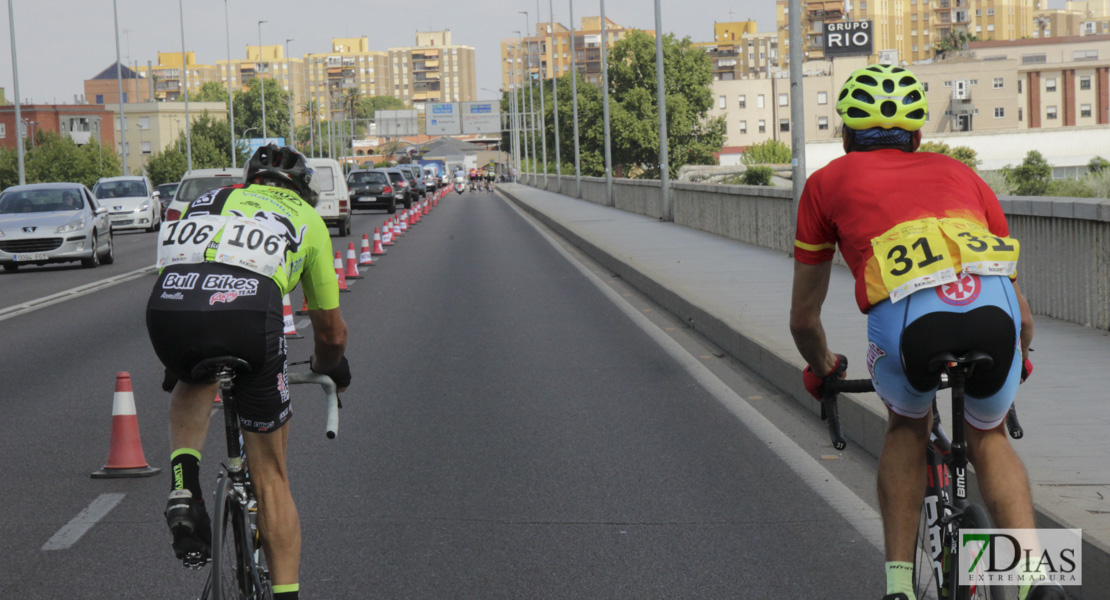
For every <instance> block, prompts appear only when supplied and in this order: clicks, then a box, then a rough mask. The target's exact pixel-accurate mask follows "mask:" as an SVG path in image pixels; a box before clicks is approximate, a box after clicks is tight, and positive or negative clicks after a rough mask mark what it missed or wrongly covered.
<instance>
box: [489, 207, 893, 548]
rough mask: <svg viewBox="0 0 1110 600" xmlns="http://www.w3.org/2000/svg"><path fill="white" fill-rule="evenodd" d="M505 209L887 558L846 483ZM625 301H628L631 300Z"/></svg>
mask: <svg viewBox="0 0 1110 600" xmlns="http://www.w3.org/2000/svg"><path fill="white" fill-rule="evenodd" d="M506 203H508V204H509V206H511V207H512V208H513V209H514V210H515V211H516V212H517V213H518V214H520V215H521V216H522V217H523V218H524V220H525V221H526V222H528V223H529V224H530V225H531V226H532V227H533V228H534V229H535V230H536V232H537V233H539V234H540V235H541V236H543V237H544V239H546V240H547V241H548V243H550V244H551V245H552V247H554V248H555V250H556V251H557V252H558V253H559V254H561V255H562V256H563V258H565V259H566V260H567V262H569V263H570V264H571V265H572V266H573V267H574V268H575V269H577V270H578V271H579V272H580V273H582V275H583V276H584V277H585V278H586V279H587V280H589V281H590V282H591V283H592V284H593V285H594V287H596V288H597V289H598V290H599V291H601V293H602V295H604V296H605V297H606V298H608V299H609V300H610V301H611V302H612V303H613V304H614V305H615V306H616V307H617V308H618V309H619V310H620V311H621V312H623V313H624V314H625V315H627V316H628V318H629V319H631V320H632V322H633V323H634V324H635V325H636V326H637V327H639V328H640V329H641V330H642V331H644V333H646V334H647V335H648V337H650V338H651V339H652V340H653V341H654V342H655V343H656V344H658V345H659V346H660V347H661V348H662V349H663V350H664V351H665V352H666V353H667V354H669V355H670V356H671V358H673V359H674V360H675V361H677V362H678V364H679V365H681V366H682V367H683V368H684V369H685V370H686V372H687V373H689V374H690V376H692V377H693V378H694V380H695V381H697V382H698V384H699V385H701V387H702V388H704V389H705V390H706V391H708V392H709V393H710V394H712V395H713V397H714V398H716V399H717V401H718V402H720V403H721V404H722V405H723V406H724V407H725V408H726V409H728V411H729V412H731V413H732V414H733V415H734V416H735V417H736V418H737V419H738V420H739V421H740V422H741V423H743V424H744V425H745V426H746V427H747V428H748V429H749V430H750V431H751V432H752V433H754V434H755V435H756V437H758V438H759V439H760V441H762V442H763V443H764V445H765V446H766V447H767V448H768V449H770V450H771V451H772V452H774V453H775V455H776V456H778V458H779V460H781V461H783V462H784V463H786V465H787V466H789V467H790V469H791V470H792V471H794V473H795V474H796V475H797V476H798V477H799V479H801V480H802V481H803V482H804V483H805V484H806V485H807V486H809V488H810V489H811V490H813V491H814V492H816V493H817V494H818V495H820V496H821V497H822V498H824V499H825V501H826V502H827V503H828V504H829V505H830V506H832V508H833V509H834V510H836V511H837V512H838V513H839V514H840V515H841V516H842V517H843V518H844V519H845V520H846V521H848V523H849V524H851V525H852V527H854V528H855V529H856V531H858V532H859V533H860V534H861V535H862V537H863V538H864V539H865V540H867V541H868V542H869V543H870V544H871V545H872V546H873V547H874V548H875V549H876V550H878V551H879V552H880V553H882V552H883V522H882V519H881V518H880V517H879V513H878V512H876V511H875V509H873V508H871V507H870V506H869V505H868V504H867V503H866V502H864V501H863V500H862V499H860V497H859V496H857V495H856V494H855V493H854V492H852V490H850V489H849V488H848V486H846V485H844V484H843V483H841V482H840V480H839V479H837V478H836V477H835V476H834V475H832V474H831V473H830V472H829V471H828V469H826V468H825V467H824V466H822V465H821V463H820V462H818V461H817V459H815V458H814V457H813V456H810V454H809V453H808V452H806V451H805V450H803V449H802V448H801V446H799V445H798V444H797V443H796V442H795V441H794V440H792V439H791V438H790V437H789V436H788V435H786V434H785V433H783V432H782V431H781V430H780V429H779V428H778V427H775V425H774V424H773V423H771V421H770V420H768V419H767V417H765V416H763V414H762V413H760V412H759V411H758V410H756V409H755V408H753V407H752V405H751V404H748V402H747V401H746V400H744V399H743V398H742V397H740V395H738V394H737V393H736V392H735V391H733V389H732V388H730V387H728V385H727V384H725V382H723V381H721V380H720V379H719V378H718V377H717V376H716V375H714V374H713V372H712V371H710V370H709V369H708V368H707V367H706V366H705V365H703V364H701V363H700V362H698V359H696V358H694V356H693V355H691V354H690V353H689V352H687V351H686V349H684V348H683V347H682V346H681V345H680V344H679V343H678V342H677V341H675V340H674V339H672V338H671V337H670V336H668V335H667V334H666V333H663V331H661V330H660V329H659V327H657V326H656V325H655V324H654V323H652V322H651V320H650V319H648V318H647V317H646V316H644V315H643V314H641V313H640V311H638V310H636V309H635V308H634V307H633V306H631V305H630V304H629V303H628V301H627V300H624V299H623V298H621V296H622V294H618V293H617V292H616V291H614V290H613V289H612V288H610V287H609V286H607V285H605V283H604V282H603V280H602V279H601V278H600V277H598V276H596V275H594V274H593V273H592V272H591V271H590V269H588V268H587V267H586V266H584V265H583V264H582V263H581V262H579V261H578V260H577V259H576V258H574V257H573V256H572V255H571V254H570V252H568V251H567V250H566V249H565V248H563V245H562V244H560V243H559V242H558V241H556V240H555V238H554V236H553V235H551V234H550V233H548V232H547V231H545V230H544V229H543V228H542V227H541V226H540V224H539V223H538V221H537V220H536V219H534V218H533V217H532V216H531V215H529V214H527V213H526V212H525V211H524V210H523V209H521V208H520V207H519V206H517V205H516V203H515V202H512V201H510V200H507V199H506ZM623 295H624V296H628V294H623ZM702 358H709V357H707V356H706V357H702Z"/></svg>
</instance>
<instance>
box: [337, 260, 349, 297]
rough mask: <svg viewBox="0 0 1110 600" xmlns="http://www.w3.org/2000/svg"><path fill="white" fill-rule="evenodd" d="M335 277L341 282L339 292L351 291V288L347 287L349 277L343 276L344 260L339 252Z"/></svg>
mask: <svg viewBox="0 0 1110 600" xmlns="http://www.w3.org/2000/svg"><path fill="white" fill-rule="evenodd" d="M335 277H336V279H338V280H339V291H341V292H349V291H351V288H349V287H347V277H346V276H344V274H343V259H342V258H340V256H339V253H338V252H336V253H335Z"/></svg>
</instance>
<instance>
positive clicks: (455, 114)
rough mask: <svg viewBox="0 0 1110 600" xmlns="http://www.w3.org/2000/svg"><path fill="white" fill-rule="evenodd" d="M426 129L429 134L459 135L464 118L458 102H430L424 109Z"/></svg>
mask: <svg viewBox="0 0 1110 600" xmlns="http://www.w3.org/2000/svg"><path fill="white" fill-rule="evenodd" d="M424 125H425V127H424V131H426V132H427V133H428V135H459V134H461V133H462V119H461V118H460V114H459V104H458V103H457V102H430V103H428V104H427V105H426V108H425V111H424Z"/></svg>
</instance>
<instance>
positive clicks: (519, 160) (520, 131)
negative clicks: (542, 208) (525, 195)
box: [513, 30, 528, 183]
mask: <svg viewBox="0 0 1110 600" xmlns="http://www.w3.org/2000/svg"><path fill="white" fill-rule="evenodd" d="M513 33H515V34H516V38H517V42H516V56H515V57H514V58H513V67H514V71H513V87H514V88H516V94H515V95H514V97H513V108H515V109H516V118H515V119H514V122H515V123H516V135H517V139H516V177H517V178H519V177H520V169H521V165H522V164H523V160H524V153H525V152H527V151H528V148H527V146H525V144H524V141H525V139H526V138H525V137H524V106H523V105H524V89H523V87H524V71H523V70H522V65H523V62H524V60H523V58H522V55H523V52H524V35H523V34H522V33H521V32H520V31H516V30H514V31H513ZM517 75H519V76H520V83H519V84H518V83H517ZM513 183H516V178H514V180H513Z"/></svg>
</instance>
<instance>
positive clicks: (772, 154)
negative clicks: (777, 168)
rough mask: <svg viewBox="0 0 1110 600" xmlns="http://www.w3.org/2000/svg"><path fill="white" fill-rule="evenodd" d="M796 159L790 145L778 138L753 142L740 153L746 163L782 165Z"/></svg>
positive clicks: (741, 159)
mask: <svg viewBox="0 0 1110 600" xmlns="http://www.w3.org/2000/svg"><path fill="white" fill-rule="evenodd" d="M793 159H794V156H793V155H792V154H791V153H790V147H789V146H787V145H786V144H784V143H782V142H780V141H778V140H766V141H763V142H760V143H758V144H752V145H751V146H749V147H748V149H747V150H745V151H744V153H743V154H741V155H740V162H742V163H744V164H745V165H782V164H789V163H790V162H791V161H792V160H793Z"/></svg>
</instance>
